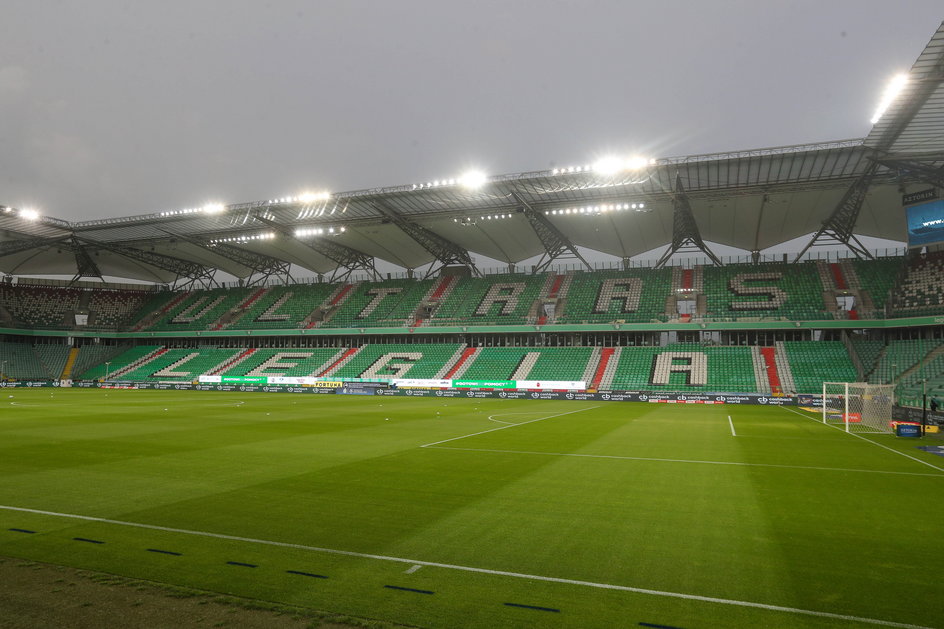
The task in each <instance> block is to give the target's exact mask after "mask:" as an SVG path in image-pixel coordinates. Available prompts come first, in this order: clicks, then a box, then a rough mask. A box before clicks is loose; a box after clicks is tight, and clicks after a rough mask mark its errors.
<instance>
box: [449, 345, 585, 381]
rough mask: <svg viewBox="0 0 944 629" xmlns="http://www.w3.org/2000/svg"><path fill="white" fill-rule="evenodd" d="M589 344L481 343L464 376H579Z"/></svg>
mask: <svg viewBox="0 0 944 629" xmlns="http://www.w3.org/2000/svg"><path fill="white" fill-rule="evenodd" d="M592 352H593V348H591V347H483V348H481V351H479V352H478V353H477V355H476V357H475V360H474V361H472V363H471V364H470V365H469V367H468V369H466V370H465V372H464V373H463V375H462V378H463V379H465V380H491V379H497V380H583V379H584V376H585V374H586V371H587V363H588V361H589V360H590V356H591V353H592Z"/></svg>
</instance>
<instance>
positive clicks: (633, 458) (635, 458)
mask: <svg viewBox="0 0 944 629" xmlns="http://www.w3.org/2000/svg"><path fill="white" fill-rule="evenodd" d="M423 447H426V446H423ZM429 447H430V448H431V449H433V450H462V451H464V452H493V453H497V454H541V455H544V456H574V457H581V458H586V459H617V460H623V461H655V462H658V463H701V464H704V465H735V466H739V467H776V468H781V469H788V470H817V471H827V472H859V473H862V474H891V475H894V476H931V477H932V478H944V474H932V473H930V472H893V471H888V470H860V469H855V468H846V467H814V466H811V465H778V464H776V463H744V462H741V461H701V460H698V459H658V458H652V457H644V456H619V455H615V454H581V453H579V452H536V451H532V450H491V449H488V448H457V447H455V446H429Z"/></svg>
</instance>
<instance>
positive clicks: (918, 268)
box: [892, 251, 944, 317]
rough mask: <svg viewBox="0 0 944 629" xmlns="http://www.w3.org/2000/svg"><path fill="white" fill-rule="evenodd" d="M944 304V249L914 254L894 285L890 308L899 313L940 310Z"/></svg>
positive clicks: (910, 313) (926, 313)
mask: <svg viewBox="0 0 944 629" xmlns="http://www.w3.org/2000/svg"><path fill="white" fill-rule="evenodd" d="M942 305H944V251H938V252H934V253H929V254H927V255H922V256H915V257H914V258H912V259H911V261H910V262H909V264H908V267H907V271H906V274H905V276H904V278H903V279H902V280H901V281H900V283H899V284H898V286H897V287H896V289H895V292H894V295H893V297H892V308H893V309H894V313H895V315H896V316H899V317H911V316H920V315H928V314H939V313H940V312H941V310H942Z"/></svg>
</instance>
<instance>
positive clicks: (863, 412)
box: [823, 382, 895, 432]
mask: <svg viewBox="0 0 944 629" xmlns="http://www.w3.org/2000/svg"><path fill="white" fill-rule="evenodd" d="M894 396H895V385H893V384H869V383H867V382H824V383H823V423H824V424H834V425H841V426H844V427H845V431H846V432H892V430H893V429H892V424H891V422H892V404H894Z"/></svg>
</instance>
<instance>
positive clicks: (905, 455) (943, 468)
mask: <svg viewBox="0 0 944 629" xmlns="http://www.w3.org/2000/svg"><path fill="white" fill-rule="evenodd" d="M780 408H786V407H783V406H781V407H780ZM786 410H788V411H790V412H791V413H796V414H797V415H799V416H800V417H805V418H807V419H810V420H813V421H814V422H816V423H817V424H822V423H823V422H821V421H819V420H816V419H813V418H812V417H810V416H809V415H804V414H803V413H801V412H800V411H795V410H793V409H792V408H786ZM824 425H825V426H829V427H830V428H835V429H836V430H838V431H839V432H841V433H845V434H847V435H851V436H853V437H857V438H859V439H861V440H862V441H866V442H868V443H871V444H872V445H874V446H878V447H880V448H884V449H885V450H888V451H889V452H894V453H895V454H900V455H901V456H903V457H905V458H906V459H911V460H912V461H916V462H918V463H920V464H922V465H927V466H928V467H930V468H933V469H935V470H937V471H939V472H944V467H938V466H937V465H934V464H933V463H928V462H927V461H922V460H921V459H919V458H918V457H914V456H911V455H910V454H905V453H904V452H901V451H899V450H896V449H895V448H889V447H888V446H886V445H884V444H881V443H879V442H878V441H873V440H872V439H869V438H868V437H863V436H862V435H859V434H856V433H854V432H846V431H845V430H843V429H842V428H840V427H839V426H833V425H832V424H824ZM934 476H939V475H938V474H934Z"/></svg>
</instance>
